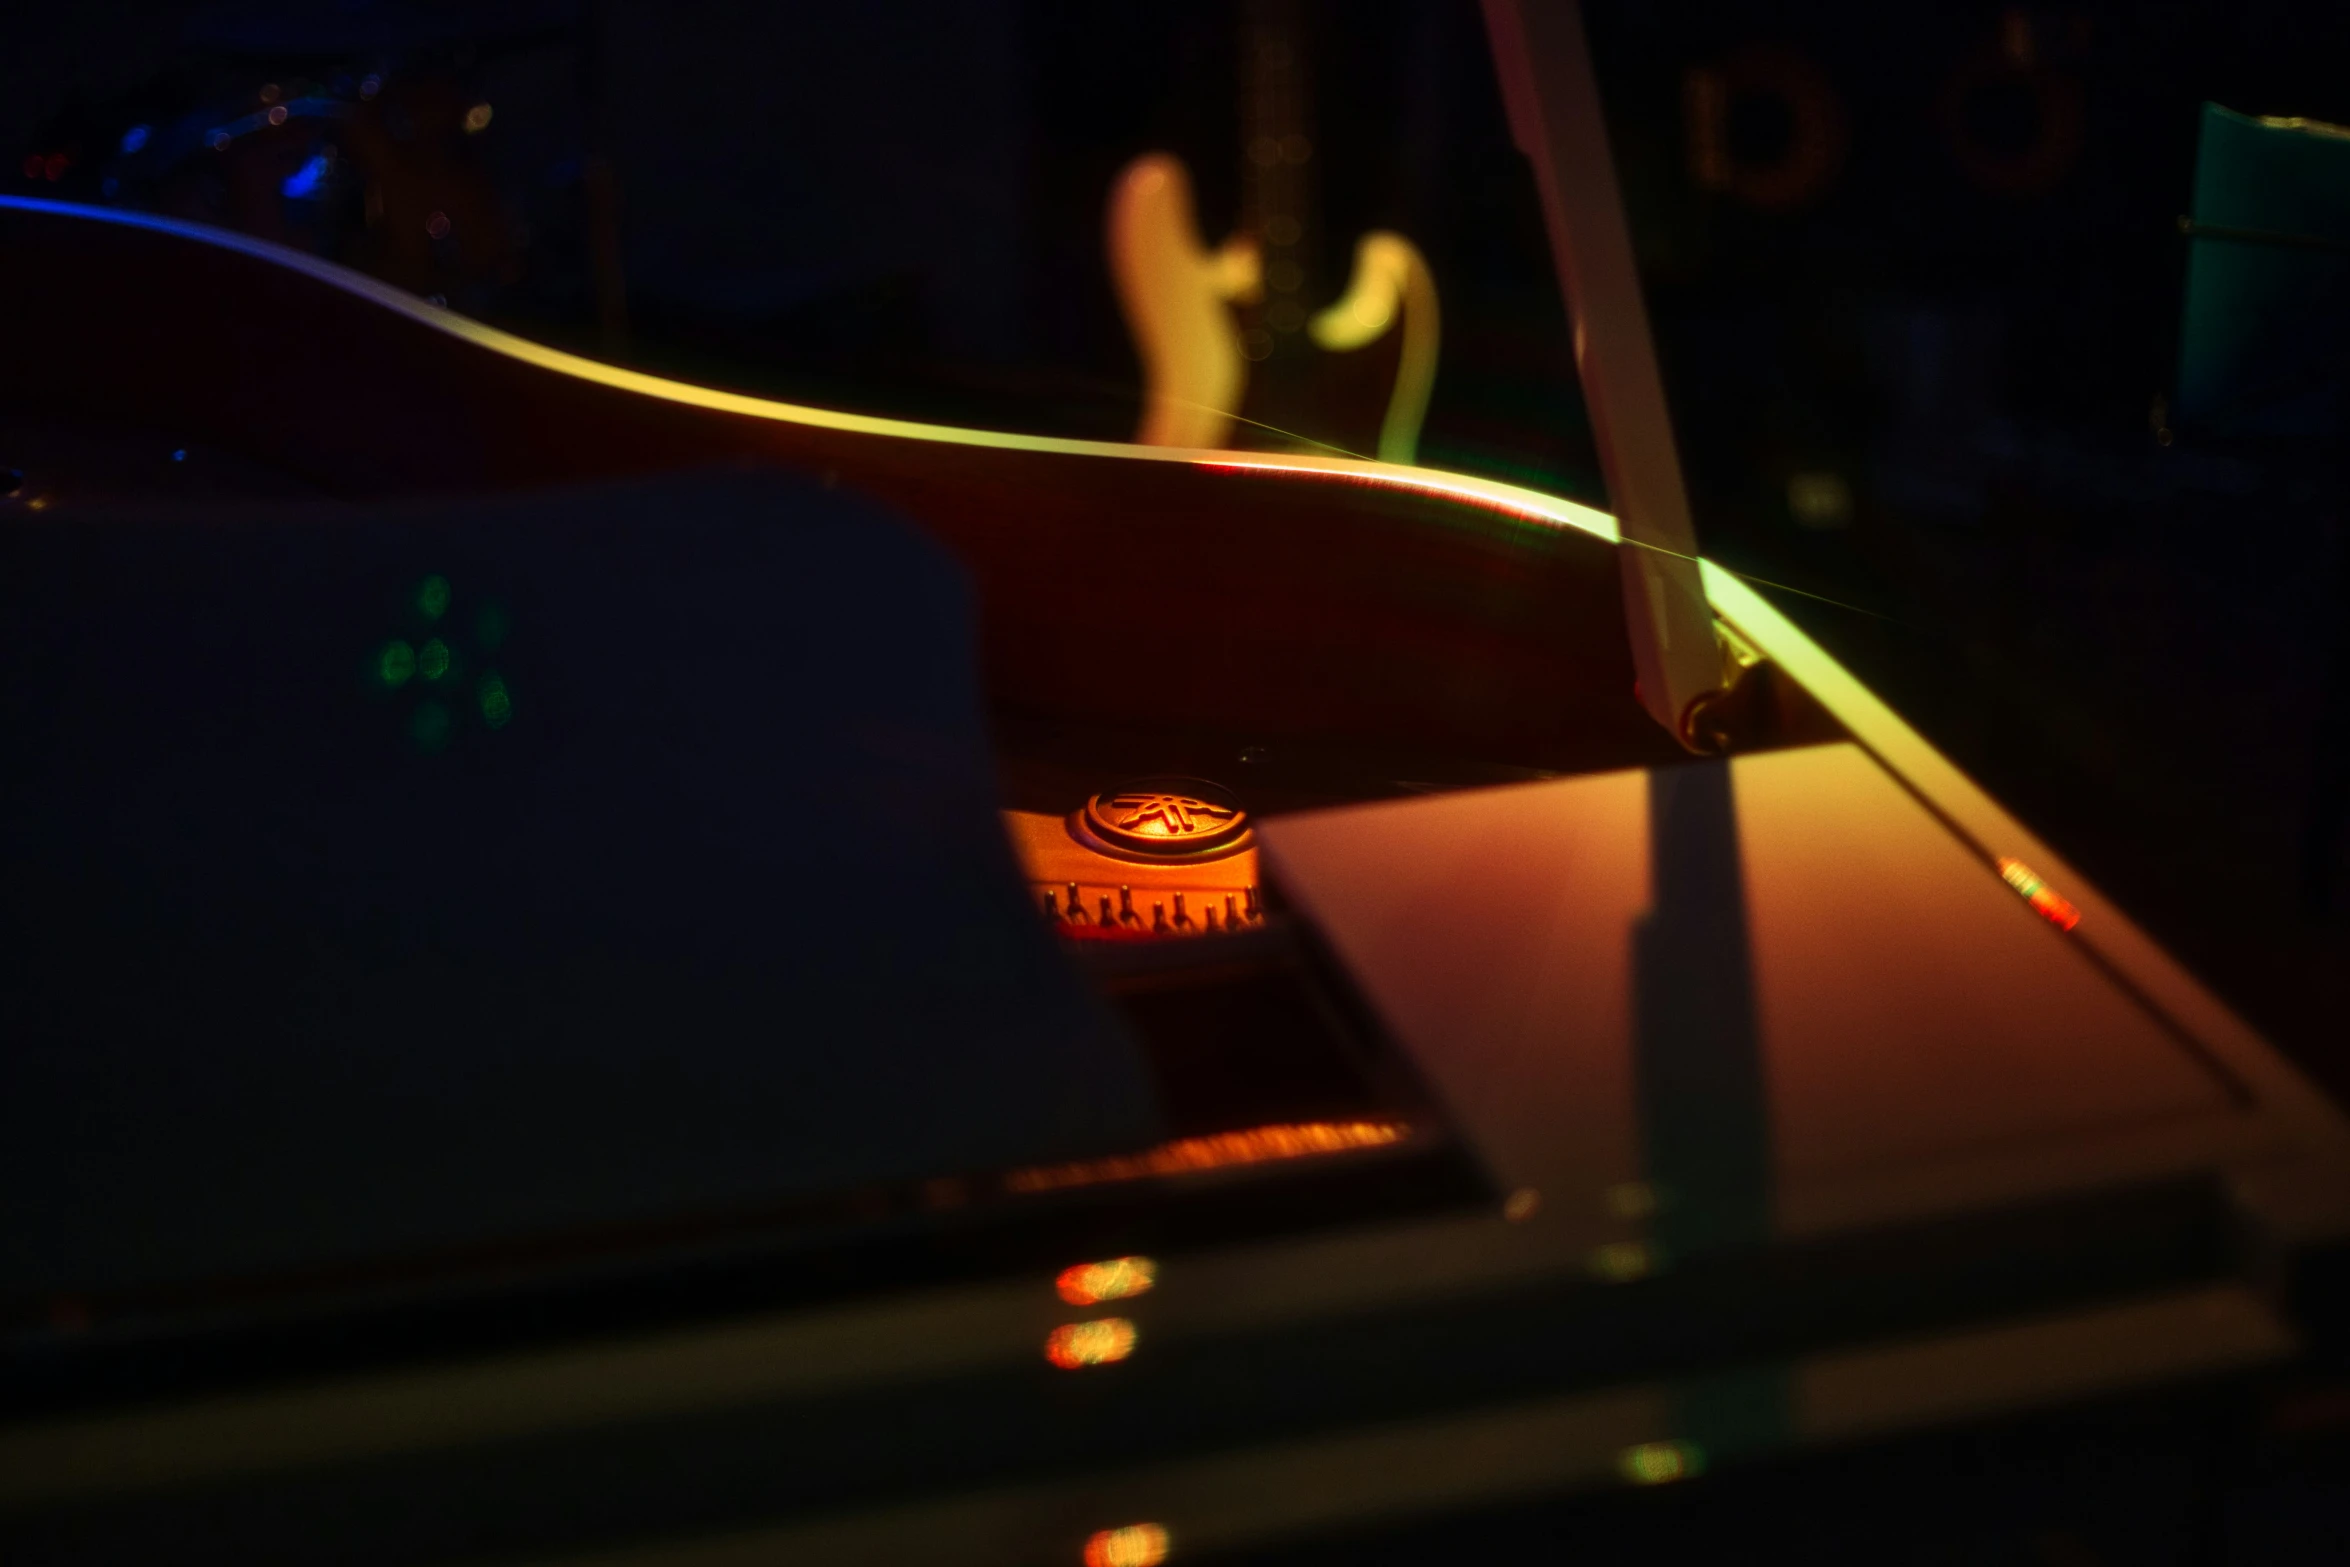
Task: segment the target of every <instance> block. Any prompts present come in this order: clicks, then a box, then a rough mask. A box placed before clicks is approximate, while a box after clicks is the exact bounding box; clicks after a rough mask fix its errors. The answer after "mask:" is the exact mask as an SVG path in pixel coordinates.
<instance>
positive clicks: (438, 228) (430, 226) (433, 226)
mask: <svg viewBox="0 0 2350 1567" xmlns="http://www.w3.org/2000/svg"><path fill="white" fill-rule="evenodd" d="M424 232H425V233H427V234H429V235H431V236H432V237H433V238H434V239H447V238H448V237H449V215H448V214H447V213H446V212H436V213H434V214H433V215H432V216H431V217H429V218H426V219H425V220H424Z"/></svg>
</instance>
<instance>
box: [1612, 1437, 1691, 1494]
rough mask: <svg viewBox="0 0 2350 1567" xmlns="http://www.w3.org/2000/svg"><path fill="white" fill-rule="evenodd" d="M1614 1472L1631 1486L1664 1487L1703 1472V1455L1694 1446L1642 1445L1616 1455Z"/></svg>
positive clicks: (1658, 1443) (1664, 1443)
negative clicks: (1631, 1484) (1629, 1482)
mask: <svg viewBox="0 0 2350 1567" xmlns="http://www.w3.org/2000/svg"><path fill="white" fill-rule="evenodd" d="M1616 1472H1617V1473H1618V1474H1620V1475H1622V1476H1623V1477H1624V1478H1625V1479H1627V1480H1629V1481H1631V1482H1632V1483H1633V1484H1634V1485H1665V1484H1668V1483H1670V1482H1672V1481H1674V1480H1686V1479H1689V1478H1690V1477H1691V1476H1693V1475H1699V1474H1703V1473H1704V1472H1705V1452H1704V1450H1703V1449H1702V1448H1700V1447H1698V1446H1697V1444H1695V1443H1694V1442H1642V1443H1641V1444H1640V1445H1639V1446H1637V1447H1627V1448H1625V1449H1624V1450H1623V1451H1622V1452H1621V1453H1618V1454H1617V1455H1616Z"/></svg>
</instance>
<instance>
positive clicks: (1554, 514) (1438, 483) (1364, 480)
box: [1194, 457, 1618, 544]
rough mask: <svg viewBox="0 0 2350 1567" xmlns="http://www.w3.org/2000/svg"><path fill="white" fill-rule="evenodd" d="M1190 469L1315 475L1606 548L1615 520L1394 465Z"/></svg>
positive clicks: (1200, 463)
mask: <svg viewBox="0 0 2350 1567" xmlns="http://www.w3.org/2000/svg"><path fill="white" fill-rule="evenodd" d="M1194 466H1195V467H1200V468H1206V469H1209V470H1211V471H1213V472H1217V473H1289V474H1301V475H1302V474H1306V473H1316V474H1321V475H1323V476H1325V477H1328V478H1330V479H1334V480H1336V481H1338V482H1339V483H1342V484H1359V485H1367V486H1369V487H1371V488H1373V489H1383V490H1409V491H1412V492H1414V493H1416V494H1420V495H1437V496H1442V497H1443V498H1444V499H1446V500H1454V501H1465V502H1466V503H1468V504H1469V505H1471V506H1475V507H1477V508H1478V509H1480V510H1482V511H1488V512H1495V513H1498V514H1499V515H1501V516H1504V517H1515V518H1518V519H1520V520H1522V521H1526V522H1539V523H1546V524H1548V525H1550V526H1552V527H1566V528H1574V529H1577V530H1579V531H1581V532H1584V533H1589V534H1594V535H1596V536H1598V537H1600V538H1603V539H1605V540H1607V541H1608V542H1609V543H1610V544H1613V543H1615V542H1617V539H1618V534H1617V532H1616V519H1615V518H1613V517H1611V516H1609V515H1608V514H1607V513H1605V512H1599V511H1593V510H1592V509H1591V508H1590V507H1588V506H1578V505H1576V504H1575V503H1574V502H1573V501H1562V500H1557V499H1554V498H1552V497H1551V496H1547V495H1539V494H1536V493H1535V492H1534V491H1532V490H1521V489H1518V488H1516V487H1515V486H1512V485H1503V484H1494V483H1491V482H1488V481H1484V480H1478V479H1470V478H1466V477H1461V476H1456V475H1453V474H1447V473H1436V472H1432V471H1430V470H1428V469H1407V468H1403V467H1401V466H1400V465H1399V466H1396V467H1392V468H1375V467H1373V466H1371V465H1370V464H1368V463H1361V462H1350V463H1346V464H1344V465H1343V466H1342V465H1340V464H1339V463H1336V462H1328V461H1327V460H1322V461H1315V460H1310V459H1303V458H1290V459H1288V460H1286V461H1267V460H1265V459H1262V458H1248V459H1241V458H1228V457H1203V458H1200V459H1198V460H1197V462H1196V463H1195V464H1194Z"/></svg>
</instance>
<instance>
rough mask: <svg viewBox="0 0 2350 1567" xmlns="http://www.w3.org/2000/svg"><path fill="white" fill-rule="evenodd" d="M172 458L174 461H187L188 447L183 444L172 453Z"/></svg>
mask: <svg viewBox="0 0 2350 1567" xmlns="http://www.w3.org/2000/svg"><path fill="white" fill-rule="evenodd" d="M171 460H172V461H173V462H186V461H187V460H188V449H187V448H186V447H185V446H183V447H181V448H180V449H179V450H177V451H175V452H173V453H172V454H171Z"/></svg>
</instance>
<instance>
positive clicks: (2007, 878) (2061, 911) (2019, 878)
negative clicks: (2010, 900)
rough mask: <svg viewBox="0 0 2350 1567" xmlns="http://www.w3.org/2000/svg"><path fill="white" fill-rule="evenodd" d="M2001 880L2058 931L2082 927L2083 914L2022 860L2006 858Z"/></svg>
mask: <svg viewBox="0 0 2350 1567" xmlns="http://www.w3.org/2000/svg"><path fill="white" fill-rule="evenodd" d="M1999 879H2000V880H2001V881H2004V882H2006V883H2007V884H2008V885H2009V886H2010V887H2013V888H2014V889H2015V890H2016V894H2017V895H2018V896H2019V897H2021V898H2022V899H2023V900H2024V901H2025V902H2026V903H2028V904H2030V905H2031V906H2032V912H2033V913H2034V914H2037V915H2039V916H2040V917H2041V918H2042V919H2044V920H2046V921H2047V922H2048V923H2049V924H2051V925H2054V926H2055V927H2056V928H2057V929H2058V930H2071V929H2072V928H2073V927H2074V926H2075V925H2078V924H2080V923H2081V911H2080V910H2079V909H2076V908H2074V907H2073V906H2072V905H2071V904H2069V903H2067V902H2065V901H2064V899H2062V898H2060V897H2058V896H2057V895H2056V890H2055V889H2054V888H2052V887H2050V886H2049V885H2048V883H2046V882H2044V881H2042V880H2041V879H2040V877H2039V875H2038V874H2037V873H2036V872H2034V871H2033V869H2032V868H2031V867H2030V866H2029V865H2026V864H2025V863H2024V862H2023V861H2021V860H2014V859H2008V858H2006V857H2005V856H2002V857H2001V858H2000V861H1999Z"/></svg>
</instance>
